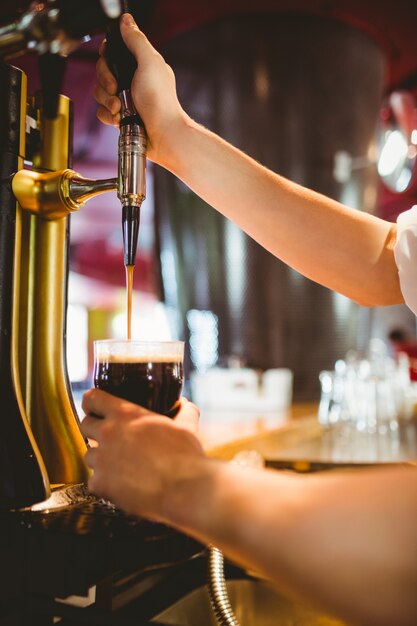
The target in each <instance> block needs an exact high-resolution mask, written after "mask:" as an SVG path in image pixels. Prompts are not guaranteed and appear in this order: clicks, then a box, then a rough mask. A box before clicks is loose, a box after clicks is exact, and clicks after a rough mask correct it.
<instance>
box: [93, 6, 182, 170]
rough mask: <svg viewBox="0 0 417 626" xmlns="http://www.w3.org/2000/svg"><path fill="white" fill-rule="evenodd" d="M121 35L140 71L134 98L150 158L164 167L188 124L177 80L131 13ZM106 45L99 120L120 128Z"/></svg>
mask: <svg viewBox="0 0 417 626" xmlns="http://www.w3.org/2000/svg"><path fill="white" fill-rule="evenodd" d="M120 31H121V34H122V37H123V40H124V42H125V44H126V46H127V47H128V48H129V50H130V52H131V53H132V54H133V56H134V57H135V59H136V61H137V64H138V67H137V69H136V72H135V74H134V77H133V81H132V87H131V94H132V98H133V102H134V104H135V107H136V110H137V111H138V113H139V115H140V116H141V118H142V120H143V122H144V124H145V127H146V131H147V135H148V153H147V156H148V158H149V159H151V160H152V161H155V162H156V163H160V164H161V165H163V164H164V163H165V160H166V159H165V157H164V155H165V153H166V152H167V151H169V145H170V143H171V142H173V141H175V134H176V129H177V128H178V126H179V125H182V124H184V123H186V119H187V115H186V113H185V112H184V110H183V109H182V108H181V105H180V103H179V101H178V98H177V93H176V87H175V76H174V73H173V71H172V69H171V68H170V67H169V65H168V64H167V63H166V62H165V61H164V59H163V58H162V56H161V55H160V54H159V53H158V52H157V51H156V50H155V48H153V46H152V45H151V44H150V42H149V41H148V39H147V38H146V36H145V35H144V34H143V33H142V31H140V30H139V28H138V26H137V25H136V22H135V21H134V19H133V17H132V16H131V15H130V14H129V13H125V14H124V15H123V16H122V18H121V20H120ZM105 48H106V43H105V42H103V44H102V46H101V48H100V58H99V60H98V62H97V80H98V83H97V84H96V86H95V88H94V96H95V98H96V100H97V102H98V103H99V105H100V106H99V107H98V111H97V116H98V118H99V119H100V120H101V121H102V122H104V123H105V124H110V125H112V126H117V127H118V126H119V122H120V99H119V98H118V96H117V83H116V79H115V78H114V76H113V74H112V73H111V71H110V69H109V67H108V64H107V62H106V59H105Z"/></svg>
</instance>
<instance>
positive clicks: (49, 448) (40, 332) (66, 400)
mask: <svg viewBox="0 0 417 626" xmlns="http://www.w3.org/2000/svg"><path fill="white" fill-rule="evenodd" d="M37 113H38V117H39V130H40V141H39V146H38V150H37V153H36V154H34V156H33V168H34V169H33V170H25V169H21V170H19V171H18V172H16V173H15V174H14V176H13V178H12V190H13V194H14V196H15V197H16V199H17V202H18V219H19V221H20V222H21V224H22V227H21V235H20V238H21V240H20V241H19V248H20V250H21V251H22V254H21V255H20V259H19V267H17V268H16V273H17V275H19V276H22V277H23V279H22V280H21V281H20V288H19V289H20V292H19V302H20V306H19V314H18V315H17V316H16V320H15V324H16V326H17V327H18V331H17V332H18V341H17V345H18V362H19V371H20V378H21V384H22V396H23V401H24V405H25V410H26V414H27V417H28V421H29V424H30V427H31V429H32V432H33V435H34V437H35V440H36V443H37V445H38V447H39V450H40V452H41V455H42V458H43V461H44V463H45V466H46V469H47V473H48V476H49V480H50V483H51V485H68V484H75V483H82V482H85V481H86V479H87V477H88V472H87V468H86V466H85V463H84V454H85V452H86V449H87V444H86V442H85V441H84V438H83V437H82V435H81V432H80V430H79V423H78V416H77V412H76V409H75V406H74V403H73V398H72V394H71V390H70V384H69V380H68V375H67V369H66V355H65V336H66V306H67V269H68V217H69V215H70V213H72V212H74V211H77V210H78V209H79V208H80V207H82V206H83V205H84V204H85V202H87V200H88V199H89V198H92V197H93V196H95V195H97V194H101V193H104V192H106V191H114V190H116V189H117V179H116V178H114V179H106V180H92V179H89V178H84V177H83V176H81V175H80V174H79V173H78V172H75V171H74V170H72V169H69V168H68V165H69V164H70V162H71V153H70V145H71V141H70V132H71V101H70V100H69V99H68V98H66V97H65V96H59V99H58V114H57V116H56V118H54V119H48V118H47V117H46V116H45V115H44V114H43V112H42V106H41V105H39V108H38V111H37Z"/></svg>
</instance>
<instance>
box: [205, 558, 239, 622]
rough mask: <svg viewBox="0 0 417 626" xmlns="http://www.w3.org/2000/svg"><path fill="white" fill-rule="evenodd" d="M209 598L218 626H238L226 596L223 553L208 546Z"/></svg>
mask: <svg viewBox="0 0 417 626" xmlns="http://www.w3.org/2000/svg"><path fill="white" fill-rule="evenodd" d="M209 596H210V604H211V608H212V609H213V613H214V615H215V618H216V620H217V623H218V624H219V625H220V626H240V624H239V622H238V620H237V619H236V617H235V614H234V613H233V609H232V607H231V604H230V600H229V596H228V595H227V589H226V579H225V577H224V558H223V553H222V552H221V551H220V550H219V549H218V548H216V547H215V546H209Z"/></svg>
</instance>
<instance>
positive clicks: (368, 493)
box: [82, 390, 417, 626]
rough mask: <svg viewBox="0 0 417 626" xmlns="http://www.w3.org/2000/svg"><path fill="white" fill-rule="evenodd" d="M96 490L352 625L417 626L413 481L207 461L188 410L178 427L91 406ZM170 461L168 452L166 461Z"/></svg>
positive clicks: (409, 472) (408, 475)
mask: <svg viewBox="0 0 417 626" xmlns="http://www.w3.org/2000/svg"><path fill="white" fill-rule="evenodd" d="M83 408H84V410H85V411H86V413H89V412H94V413H95V414H97V415H102V416H104V417H105V419H104V420H97V419H96V418H94V417H86V418H85V420H84V421H83V423H82V430H83V433H84V434H85V435H86V436H89V437H92V438H93V439H95V440H97V442H98V444H99V445H98V447H97V448H93V449H91V450H90V451H89V452H88V453H87V460H88V462H89V464H90V465H91V466H92V467H93V468H94V476H93V478H92V479H91V481H90V487H91V488H92V489H93V490H94V491H96V492H97V493H98V494H99V495H102V496H104V497H106V498H109V499H110V500H112V501H113V502H114V503H115V504H117V505H119V506H120V507H121V508H123V509H125V510H127V511H128V512H129V513H135V514H138V515H144V516H147V517H150V518H152V519H156V520H159V521H163V522H166V523H168V524H171V525H173V526H175V527H176V528H178V529H180V530H183V531H185V532H187V533H188V534H190V535H192V536H193V537H195V538H197V539H199V540H201V541H202V542H204V543H213V544H215V545H217V546H218V547H219V548H221V549H222V550H223V551H224V552H225V554H226V555H227V556H229V557H230V558H231V559H233V560H234V561H236V562H237V563H239V564H240V565H242V566H244V567H248V568H250V569H251V570H255V571H257V572H259V573H260V574H262V575H264V576H266V577H267V578H269V579H270V580H272V581H274V582H275V583H276V584H277V585H278V586H279V587H280V588H282V589H283V590H285V591H287V592H288V593H290V594H292V595H294V596H298V597H300V598H303V599H305V600H308V601H310V602H311V603H313V604H315V605H316V606H318V607H319V608H322V609H323V610H325V611H327V612H329V613H333V614H335V615H336V616H338V617H340V618H342V619H345V620H348V621H350V622H354V623H358V624H363V625H366V626H373V625H375V626H392V625H393V624H395V626H412V625H414V624H415V623H416V620H417V594H416V588H417V531H416V519H417V470H416V469H415V468H412V469H404V468H402V469H401V468H400V469H395V468H393V469H386V468H385V469H378V470H361V471H359V470H358V471H356V472H354V473H347V472H345V473H334V474H323V475H321V476H318V475H315V476H294V475H289V474H284V473H280V472H274V471H267V470H253V469H248V468H241V467H238V466H234V465H231V464H227V463H224V462H221V461H217V460H214V459H209V458H208V457H206V456H205V455H204V453H203V451H202V449H201V446H200V444H199V442H198V440H197V438H196V437H195V435H194V434H193V430H195V427H196V415H197V412H196V409H195V407H194V406H193V405H192V404H190V403H185V404H183V408H182V410H181V412H180V413H179V415H178V418H177V419H176V420H174V421H172V420H167V419H162V418H161V417H159V416H154V415H151V414H149V413H148V412H146V411H145V410H143V409H141V408H139V407H135V406H134V405H131V404H129V403H127V402H124V401H121V400H119V399H117V398H113V397H112V396H109V395H108V394H105V393H103V392H100V391H98V390H91V391H90V392H88V393H87V394H85V396H84V402H83ZM168 451H169V452H168Z"/></svg>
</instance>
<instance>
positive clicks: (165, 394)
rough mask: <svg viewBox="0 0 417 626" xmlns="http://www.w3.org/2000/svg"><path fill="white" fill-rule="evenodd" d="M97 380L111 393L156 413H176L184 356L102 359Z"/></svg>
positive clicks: (97, 366)
mask: <svg viewBox="0 0 417 626" xmlns="http://www.w3.org/2000/svg"><path fill="white" fill-rule="evenodd" d="M94 384H95V386H96V387H98V388H99V389H102V390H103V391H107V392H108V393H111V394H113V395H114V396H118V397H119V398H124V399H125V400H129V402H134V403H135V404H139V405H140V406H143V407H145V408H147V409H150V410H151V411H154V412H155V413H161V414H162V415H167V416H168V417H174V415H175V414H176V413H177V411H178V408H179V398H180V394H181V389H182V384H183V367H182V360H180V359H176V360H173V358H172V357H171V358H170V357H169V356H168V355H164V356H158V355H151V356H149V357H143V356H140V357H132V356H131V355H129V356H128V357H123V355H120V354H118V355H117V357H108V358H106V359H105V360H100V359H98V360H97V361H96V365H95V371H94Z"/></svg>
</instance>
